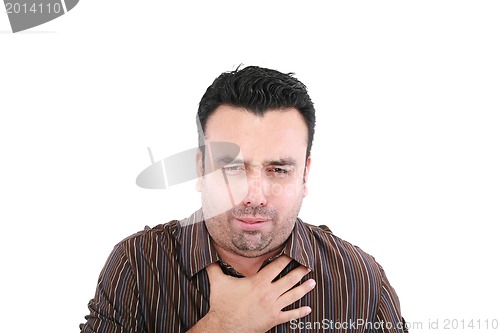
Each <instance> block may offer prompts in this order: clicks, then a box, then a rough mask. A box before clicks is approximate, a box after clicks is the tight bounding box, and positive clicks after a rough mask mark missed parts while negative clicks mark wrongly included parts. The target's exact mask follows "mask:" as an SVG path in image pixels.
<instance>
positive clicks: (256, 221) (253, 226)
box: [234, 217, 271, 230]
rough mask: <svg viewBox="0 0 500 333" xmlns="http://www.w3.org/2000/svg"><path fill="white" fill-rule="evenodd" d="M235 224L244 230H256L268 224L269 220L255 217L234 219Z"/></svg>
mask: <svg viewBox="0 0 500 333" xmlns="http://www.w3.org/2000/svg"><path fill="white" fill-rule="evenodd" d="M234 219H235V220H236V222H237V224H238V225H239V226H240V227H241V228H242V229H245V230H258V229H261V228H263V227H264V226H266V225H267V224H269V222H271V219H266V218H255V217H235V218H234Z"/></svg>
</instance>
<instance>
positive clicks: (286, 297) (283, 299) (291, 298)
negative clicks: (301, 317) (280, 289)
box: [277, 279, 316, 309]
mask: <svg viewBox="0 0 500 333" xmlns="http://www.w3.org/2000/svg"><path fill="white" fill-rule="evenodd" d="M314 287H316V281H314V280H313V279H309V280H307V281H306V282H304V283H302V284H301V285H300V286H297V287H295V288H293V289H292V290H290V291H288V292H286V293H284V294H283V295H281V296H280V297H278V300H277V303H278V305H279V307H280V308H281V309H283V308H284V307H287V306H288V305H290V304H292V303H294V302H296V301H298V300H299V299H301V298H302V297H304V296H305V295H306V294H307V293H308V292H310V291H311V290H313V289H314Z"/></svg>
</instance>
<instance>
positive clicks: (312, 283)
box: [309, 280, 316, 289]
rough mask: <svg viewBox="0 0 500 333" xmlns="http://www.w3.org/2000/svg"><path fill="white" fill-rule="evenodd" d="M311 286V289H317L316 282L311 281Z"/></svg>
mask: <svg viewBox="0 0 500 333" xmlns="http://www.w3.org/2000/svg"><path fill="white" fill-rule="evenodd" d="M309 285H310V286H311V289H312V288H314V287H316V281H314V280H311V281H309Z"/></svg>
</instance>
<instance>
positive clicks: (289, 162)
mask: <svg viewBox="0 0 500 333" xmlns="http://www.w3.org/2000/svg"><path fill="white" fill-rule="evenodd" d="M215 163H216V164H217V165H227V164H247V162H245V161H244V160H242V159H241V158H234V157H233V156H229V155H223V156H219V157H217V158H216V159H215ZM262 165H263V166H270V165H276V166H296V165H297V161H296V160H295V159H293V158H291V157H284V158H280V159H277V160H266V161H264V162H263V163H262Z"/></svg>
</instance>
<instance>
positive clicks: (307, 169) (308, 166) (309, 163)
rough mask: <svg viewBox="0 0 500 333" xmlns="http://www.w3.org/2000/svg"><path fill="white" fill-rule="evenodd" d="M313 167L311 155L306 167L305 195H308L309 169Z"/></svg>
mask: <svg viewBox="0 0 500 333" xmlns="http://www.w3.org/2000/svg"><path fill="white" fill-rule="evenodd" d="M310 169H311V155H309V157H308V158H307V160H306V166H305V168H304V196H306V195H307V192H308V189H307V179H308V178H309V170H310Z"/></svg>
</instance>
